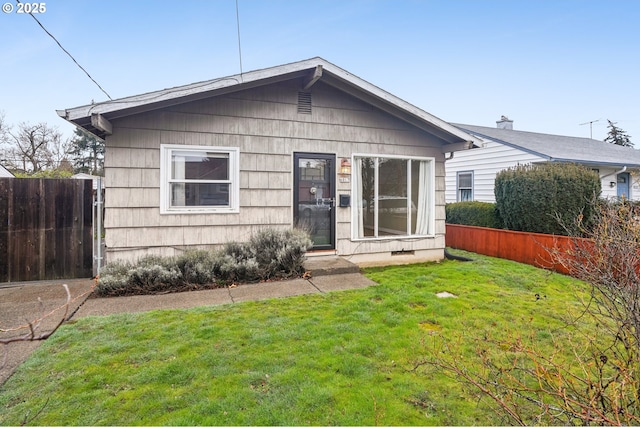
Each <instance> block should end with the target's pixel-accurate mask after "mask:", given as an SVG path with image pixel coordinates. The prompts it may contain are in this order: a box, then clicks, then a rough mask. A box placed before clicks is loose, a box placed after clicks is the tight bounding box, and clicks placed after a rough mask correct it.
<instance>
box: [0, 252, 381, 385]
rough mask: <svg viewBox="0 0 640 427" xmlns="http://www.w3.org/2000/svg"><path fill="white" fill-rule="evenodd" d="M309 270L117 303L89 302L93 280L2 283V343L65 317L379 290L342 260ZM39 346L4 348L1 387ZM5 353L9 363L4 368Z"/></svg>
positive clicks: (320, 262)
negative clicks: (305, 274) (301, 276)
mask: <svg viewBox="0 0 640 427" xmlns="http://www.w3.org/2000/svg"><path fill="white" fill-rule="evenodd" d="M305 268H306V269H307V271H310V273H311V276H310V277H309V278H308V279H293V280H284V281H277V282H267V283H256V284H246V285H239V286H235V287H230V288H221V289H212V290H204V291H191V292H181V293H173V294H164V295H139V296H129V297H114V298H88V297H89V295H90V293H91V291H92V289H93V286H94V284H95V283H94V281H93V280H92V279H73V280H51V281H42V282H15V283H1V284H0V339H7V338H13V337H19V336H22V335H24V334H28V333H29V328H28V327H25V326H26V325H28V323H31V324H32V325H37V329H36V336H37V335H39V334H41V333H46V332H49V331H51V330H52V329H53V328H55V326H56V325H57V324H58V322H60V320H61V319H62V318H65V317H66V318H67V319H70V320H72V319H77V318H80V317H87V316H106V315H110V314H117V313H135V312H143V311H150V310H163V309H181V308H192V307H200V306H210V305H221V304H233V303H238V302H243V301H257V300H264V299H271V298H286V297H290V296H295V295H305V294H321V293H325V292H332V291H342V290H348V289H358V288H365V287H367V286H371V285H375V282H373V281H372V280H370V279H368V278H366V277H364V276H363V275H362V274H360V273H359V272H358V271H359V269H358V267H357V266H355V265H354V264H351V263H349V262H348V261H346V260H343V259H342V258H338V257H319V258H309V259H308V260H307V261H306V262H305ZM63 284H66V285H67V286H68V287H69V292H70V294H71V303H70V304H69V310H68V311H67V312H66V314H65V309H64V308H61V307H62V306H64V304H65V302H66V298H67V296H66V292H65V290H64V287H63V286H62V285H63ZM39 301H41V302H39ZM41 342H42V341H29V342H13V343H11V344H9V345H5V346H0V384H2V383H3V382H4V381H6V379H7V378H9V376H11V374H12V373H13V372H14V371H15V369H16V368H17V367H18V366H19V365H20V364H21V363H22V362H24V361H25V360H26V359H27V358H28V357H29V356H30V355H31V353H32V352H33V351H34V350H35V349H36V348H37V347H38V346H39V345H40V343H41ZM2 347H4V349H3V348H2ZM4 350H6V356H7V357H6V362H5V364H4V366H2V364H3V362H2V361H3V358H4V353H3V351H4Z"/></svg>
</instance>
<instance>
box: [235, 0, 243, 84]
mask: <svg viewBox="0 0 640 427" xmlns="http://www.w3.org/2000/svg"><path fill="white" fill-rule="evenodd" d="M236 23H237V27H238V57H239V58H240V77H242V49H241V47H240V13H239V12H238V0H236Z"/></svg>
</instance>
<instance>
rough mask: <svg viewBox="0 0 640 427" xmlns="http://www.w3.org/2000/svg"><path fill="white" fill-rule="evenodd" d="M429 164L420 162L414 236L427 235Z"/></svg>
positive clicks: (428, 221) (428, 219)
mask: <svg viewBox="0 0 640 427" xmlns="http://www.w3.org/2000/svg"><path fill="white" fill-rule="evenodd" d="M430 172H431V170H430V163H429V162H427V161H424V160H423V161H421V162H420V175H419V177H418V179H419V183H418V186H419V187H418V214H417V219H416V234H429V231H430V230H429V223H430V222H431V221H430V218H429V211H430V209H429V207H430V205H431V201H430V200H429V193H430V191H429V187H430V185H429V184H430V183H429V177H430V175H431V173H430Z"/></svg>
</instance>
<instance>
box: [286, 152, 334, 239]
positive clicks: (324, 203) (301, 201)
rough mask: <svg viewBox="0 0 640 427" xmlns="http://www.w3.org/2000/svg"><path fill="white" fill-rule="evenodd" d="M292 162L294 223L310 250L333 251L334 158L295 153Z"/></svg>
mask: <svg viewBox="0 0 640 427" xmlns="http://www.w3.org/2000/svg"><path fill="white" fill-rule="evenodd" d="M293 159H294V160H293V161H294V168H293V173H294V183H293V186H294V189H293V215H294V223H295V224H296V225H297V226H298V227H302V228H304V229H306V230H307V231H308V232H309V234H310V235H311V240H312V241H313V248H312V249H315V250H319V249H335V227H334V224H335V191H336V189H335V186H336V178H335V175H336V174H335V164H336V157H335V155H333V154H311V153H295V154H294V156H293Z"/></svg>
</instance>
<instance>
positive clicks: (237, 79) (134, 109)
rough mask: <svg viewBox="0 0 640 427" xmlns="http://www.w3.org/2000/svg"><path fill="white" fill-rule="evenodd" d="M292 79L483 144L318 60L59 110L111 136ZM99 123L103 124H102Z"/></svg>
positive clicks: (452, 139) (452, 138)
mask: <svg viewBox="0 0 640 427" xmlns="http://www.w3.org/2000/svg"><path fill="white" fill-rule="evenodd" d="M291 79H300V80H301V90H302V89H308V88H310V87H311V86H312V85H313V84H314V83H315V82H316V81H317V80H322V81H323V82H324V83H326V84H329V85H331V86H333V87H335V88H337V89H340V90H342V91H344V92H346V93H348V94H350V95H352V96H355V97H356V98H359V99H361V100H363V101H365V102H367V103H369V104H371V105H373V106H375V107H377V108H380V109H381V110H383V111H386V112H387V113H390V114H392V115H394V116H396V117H398V118H400V119H402V120H404V121H406V122H408V123H411V124H413V125H414V126H417V127H418V128H420V129H422V130H424V131H426V132H428V133H430V134H433V135H435V136H437V137H439V138H441V139H443V140H445V141H446V142H447V143H451V144H453V143H465V144H464V145H463V148H466V146H467V145H469V144H466V143H480V141H479V140H478V139H476V138H475V137H473V136H471V135H469V134H468V133H466V132H464V131H462V130H460V129H458V128H456V127H455V126H452V125H451V124H449V123H447V122H445V121H443V120H441V119H439V118H437V117H435V116H433V115H431V114H429V113H427V112H426V111H423V110H421V109H420V108H418V107H416V106H414V105H412V104H409V103H408V102H406V101H404V100H402V99H400V98H398V97H396V96H394V95H392V94H390V93H388V92H386V91H384V90H382V89H380V88H378V87H377V86H375V85H373V84H371V83H369V82H367V81H365V80H363V79H361V78H359V77H357V76H355V75H353V74H351V73H349V72H348V71H346V70H343V69H342V68H340V67H337V66H336V65H334V64H332V63H330V62H328V61H326V60H324V59H322V58H320V57H316V58H311V59H307V60H304V61H299V62H294V63H291V64H285V65H280V66H276V67H271V68H265V69H262V70H255V71H249V72H246V73H242V74H236V75H233V76H228V77H222V78H218V79H213V80H207V81H204V82H199V83H192V84H188V85H184V86H177V87H174V88H170V89H163V90H159V91H154V92H149V93H145V94H142V95H136V96H130V97H126V98H120V99H115V100H112V101H106V102H100V103H95V104H90V105H84V106H80V107H75V108H68V109H65V110H58V111H57V113H58V115H59V116H60V117H62V118H64V119H65V120H67V121H69V122H71V123H73V124H74V125H76V126H79V127H81V128H84V129H85V130H87V131H89V132H91V133H93V134H94V135H96V136H98V137H100V138H104V137H105V136H106V135H108V134H109V132H108V127H109V125H108V121H109V120H112V119H116V118H119V117H125V116H130V115H132V114H137V113H141V112H145V111H151V110H155V109H159V108H163V107H167V106H171V105H176V104H182V103H186V102H191V101H195V100H199V99H204V98H209V97H213V96H219V95H223V94H227V93H232V92H237V91H241V90H245V89H249V88H254V87H258V86H264V85H268V84H271V83H276V82H281V81H285V80H291ZM104 119H106V123H107V124H106V126H102V125H101V123H103V124H104V123H105V122H104ZM100 120H103V121H102V122H100ZM105 127H106V128H107V129H105ZM452 151H455V149H452Z"/></svg>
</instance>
